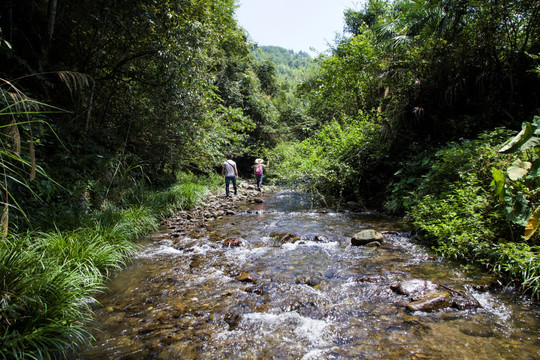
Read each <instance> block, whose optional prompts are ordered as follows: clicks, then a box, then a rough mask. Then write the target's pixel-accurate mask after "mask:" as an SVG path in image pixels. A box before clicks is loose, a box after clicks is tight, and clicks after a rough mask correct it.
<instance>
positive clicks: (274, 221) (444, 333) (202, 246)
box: [78, 193, 540, 360]
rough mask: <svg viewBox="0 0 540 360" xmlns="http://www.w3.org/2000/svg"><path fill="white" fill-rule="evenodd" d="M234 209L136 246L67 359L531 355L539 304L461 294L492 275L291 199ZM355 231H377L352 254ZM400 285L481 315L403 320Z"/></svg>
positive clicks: (369, 223) (366, 220) (448, 312)
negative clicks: (90, 344)
mask: <svg viewBox="0 0 540 360" xmlns="http://www.w3.org/2000/svg"><path fill="white" fill-rule="evenodd" d="M244 210H245V211H240V212H238V213H237V215H234V216H229V217H226V218H223V219H217V220H215V221H214V222H213V223H212V224H211V226H208V229H205V230H204V231H202V232H201V233H199V234H195V235H194V234H188V235H185V236H184V235H182V236H178V237H176V238H174V239H172V238H169V239H164V234H163V232H161V233H160V234H159V236H155V237H153V238H151V239H149V240H147V241H146V242H145V244H144V247H143V248H142V251H141V252H140V254H139V255H138V256H137V257H136V258H135V259H134V263H133V265H131V266H130V267H129V268H127V269H126V271H123V272H121V273H119V274H118V275H117V276H116V277H115V278H114V279H112V281H111V283H110V284H109V290H108V292H106V293H104V294H103V295H101V296H99V298H98V301H99V304H101V305H99V304H98V303H96V304H94V306H95V307H96V314H97V317H98V322H99V329H98V330H99V331H96V333H95V334H96V335H95V336H96V338H97V341H96V342H95V348H94V349H86V350H85V351H83V352H82V353H81V355H80V357H79V358H78V359H81V360H93V359H100V358H101V359H118V360H131V359H163V360H169V359H170V360H173V359H183V360H199V359H211V360H214V359H216V360H226V359H227V360H228V359H246V360H247V359H286V360H288V359H294V360H298V359H302V360H326V359H328V360H330V359H332V360H333V359H443V360H450V359H451V360H453V359H474V360H477V359H485V360H495V359H505V360H508V359H516V360H517V359H540V356H539V349H540V336H539V335H538V334H539V333H540V309H539V308H538V306H536V305H534V304H531V303H530V302H528V301H524V300H523V299H520V298H519V297H518V296H515V294H514V295H512V294H511V293H510V292H506V291H497V290H494V289H488V290H487V291H486V292H479V291H476V290H472V289H473V288H475V287H474V285H476V284H481V285H485V284H489V283H490V282H491V277H490V276H488V275H487V274H483V273H482V271H481V270H480V269H473V268H471V269H469V268H462V267H460V265H459V264H454V263H451V262H449V261H444V260H441V259H438V258H437V257H436V256H434V255H433V253H431V252H430V251H429V249H427V248H426V247H424V246H422V245H421V244H419V243H417V242H415V241H414V240H413V239H412V238H411V237H409V236H408V235H407V233H405V232H403V229H401V227H400V224H399V223H398V221H397V220H396V219H392V218H388V217H384V216H382V215H381V214H378V213H375V212H365V213H352V212H338V211H333V210H327V209H324V210H323V211H320V212H317V211H316V209H314V208H313V204H312V203H311V202H310V201H309V199H306V198H305V197H302V196H300V195H297V194H293V193H286V194H276V196H275V197H273V198H270V199H269V200H268V201H267V202H265V203H264V204H253V205H248V206H246V208H245V209H244ZM367 228H373V229H377V230H380V231H388V232H387V233H385V235H384V237H385V239H384V242H383V243H382V244H380V246H376V247H373V248H368V247H363V246H352V245H351V241H350V237H351V236H352V235H353V234H355V233H356V232H358V231H360V230H362V229H367ZM284 236H288V237H289V238H291V239H292V238H294V239H295V240H294V241H286V240H285V241H281V240H280V238H283V237H284ZM230 238H234V239H238V240H239V246H238V247H226V246H223V244H224V242H225V240H226V239H230ZM411 279H419V280H426V281H431V282H433V283H434V284H441V285H443V286H444V288H442V290H441V289H439V290H440V291H447V292H452V291H455V292H463V293H467V294H468V295H469V296H470V297H471V298H474V299H476V300H477V301H478V302H479V304H480V306H481V307H479V308H474V309H463V310H458V309H457V308H452V307H448V308H445V309H443V310H436V311H425V312H424V311H409V310H407V308H406V305H407V304H409V303H410V301H411V297H410V296H406V295H402V294H399V293H397V292H396V291H394V290H392V286H393V285H395V284H396V283H399V282H401V281H405V280H411Z"/></svg>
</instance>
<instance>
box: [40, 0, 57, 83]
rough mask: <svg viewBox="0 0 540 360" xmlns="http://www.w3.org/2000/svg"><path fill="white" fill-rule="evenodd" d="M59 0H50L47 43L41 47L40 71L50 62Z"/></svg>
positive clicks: (46, 33)
mask: <svg viewBox="0 0 540 360" xmlns="http://www.w3.org/2000/svg"><path fill="white" fill-rule="evenodd" d="M57 8H58V0H49V9H48V11H47V31H46V32H45V43H44V44H43V46H42V49H41V59H40V61H39V71H41V72H42V71H44V70H45V67H46V65H47V63H48V62H49V52H50V51H51V44H52V38H53V35H54V23H55V21H56V10H57Z"/></svg>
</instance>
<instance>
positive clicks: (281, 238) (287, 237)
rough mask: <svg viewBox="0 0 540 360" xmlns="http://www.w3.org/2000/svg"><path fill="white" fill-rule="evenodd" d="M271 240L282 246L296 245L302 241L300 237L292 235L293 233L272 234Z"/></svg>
mask: <svg viewBox="0 0 540 360" xmlns="http://www.w3.org/2000/svg"><path fill="white" fill-rule="evenodd" d="M270 237H271V238H274V242H275V244H276V245H281V244H285V243H293V244H294V243H295V242H297V241H298V240H300V236H298V235H295V234H291V233H271V234H270Z"/></svg>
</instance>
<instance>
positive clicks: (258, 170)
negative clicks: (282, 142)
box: [253, 159, 270, 191]
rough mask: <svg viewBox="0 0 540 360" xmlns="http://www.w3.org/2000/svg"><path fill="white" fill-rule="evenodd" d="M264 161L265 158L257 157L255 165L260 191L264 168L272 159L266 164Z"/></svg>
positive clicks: (254, 170) (254, 171) (254, 169)
mask: <svg viewBox="0 0 540 360" xmlns="http://www.w3.org/2000/svg"><path fill="white" fill-rule="evenodd" d="M263 162H264V160H263V159H255V165H253V173H254V174H255V177H256V178H257V190H259V191H261V187H262V180H263V173H264V168H265V167H268V165H269V164H270V161H267V162H266V165H264V164H263Z"/></svg>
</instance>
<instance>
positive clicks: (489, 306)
mask: <svg viewBox="0 0 540 360" xmlns="http://www.w3.org/2000/svg"><path fill="white" fill-rule="evenodd" d="M474 298H475V299H476V300H478V302H479V303H480V305H482V308H483V309H484V310H487V311H489V312H490V313H492V314H494V315H496V316H497V317H498V318H500V319H501V320H503V321H504V322H506V321H508V320H510V319H511V318H512V313H511V312H510V310H509V309H508V308H507V307H506V306H505V305H504V304H503V303H501V302H497V301H496V300H495V298H493V296H491V295H490V294H489V292H485V293H476V294H474Z"/></svg>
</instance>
